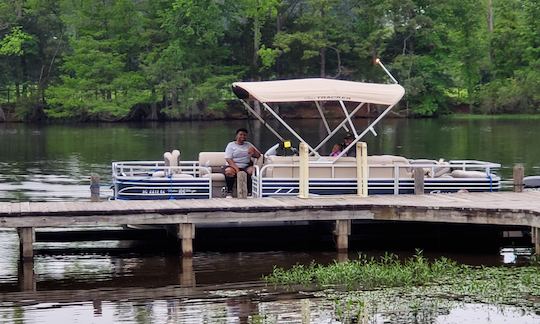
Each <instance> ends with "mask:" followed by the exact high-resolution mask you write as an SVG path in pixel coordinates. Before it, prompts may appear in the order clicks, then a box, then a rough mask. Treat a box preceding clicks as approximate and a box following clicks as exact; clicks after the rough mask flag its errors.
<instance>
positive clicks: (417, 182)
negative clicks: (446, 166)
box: [414, 168, 424, 195]
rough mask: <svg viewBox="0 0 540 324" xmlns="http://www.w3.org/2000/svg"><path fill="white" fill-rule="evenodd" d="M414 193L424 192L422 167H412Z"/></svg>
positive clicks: (421, 193)
mask: <svg viewBox="0 0 540 324" xmlns="http://www.w3.org/2000/svg"><path fill="white" fill-rule="evenodd" d="M414 194H415V195H423V194H424V169H423V168H414Z"/></svg>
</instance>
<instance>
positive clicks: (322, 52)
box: [319, 48, 326, 78]
mask: <svg viewBox="0 0 540 324" xmlns="http://www.w3.org/2000/svg"><path fill="white" fill-rule="evenodd" d="M319 56H320V58H321V70H320V76H321V78H324V77H325V76H326V48H321V49H319Z"/></svg>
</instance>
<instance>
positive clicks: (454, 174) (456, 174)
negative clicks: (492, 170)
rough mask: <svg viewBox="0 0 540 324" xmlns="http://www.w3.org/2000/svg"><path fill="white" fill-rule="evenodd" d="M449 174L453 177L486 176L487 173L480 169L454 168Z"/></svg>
mask: <svg viewBox="0 0 540 324" xmlns="http://www.w3.org/2000/svg"><path fill="white" fill-rule="evenodd" d="M450 175H451V176H452V177H453V178H487V174H486V173H485V172H482V171H464V170H454V171H452V172H451V173H450Z"/></svg>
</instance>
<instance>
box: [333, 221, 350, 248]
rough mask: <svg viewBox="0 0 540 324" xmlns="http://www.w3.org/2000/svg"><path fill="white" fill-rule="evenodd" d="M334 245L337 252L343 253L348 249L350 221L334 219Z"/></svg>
mask: <svg viewBox="0 0 540 324" xmlns="http://www.w3.org/2000/svg"><path fill="white" fill-rule="evenodd" d="M334 234H335V235H336V247H337V252H338V253H344V252H347V251H348V250H349V235H350V234H351V221H350V220H347V219H339V220H337V221H336V229H335V230H334Z"/></svg>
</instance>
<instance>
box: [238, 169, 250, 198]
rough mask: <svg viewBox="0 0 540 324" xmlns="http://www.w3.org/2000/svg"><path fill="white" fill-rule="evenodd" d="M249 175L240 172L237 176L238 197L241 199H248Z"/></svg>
mask: <svg viewBox="0 0 540 324" xmlns="http://www.w3.org/2000/svg"><path fill="white" fill-rule="evenodd" d="M247 185H248V183H247V173H246V172H245V171H240V172H238V174H237V175H236V197H237V198H240V199H245V198H247V195H248V190H247Z"/></svg>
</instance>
